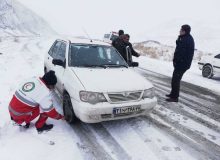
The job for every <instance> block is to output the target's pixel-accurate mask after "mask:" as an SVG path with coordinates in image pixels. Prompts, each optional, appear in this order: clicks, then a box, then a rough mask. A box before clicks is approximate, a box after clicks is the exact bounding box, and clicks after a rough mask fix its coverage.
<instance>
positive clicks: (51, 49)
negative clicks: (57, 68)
mask: <svg viewBox="0 0 220 160" xmlns="http://www.w3.org/2000/svg"><path fill="white" fill-rule="evenodd" d="M56 43H57V41H55V42H54V43H53V45H52V46H51V47H50V50H49V52H48V54H49V55H50V56H52V54H53V48H54V46H55V44H56Z"/></svg>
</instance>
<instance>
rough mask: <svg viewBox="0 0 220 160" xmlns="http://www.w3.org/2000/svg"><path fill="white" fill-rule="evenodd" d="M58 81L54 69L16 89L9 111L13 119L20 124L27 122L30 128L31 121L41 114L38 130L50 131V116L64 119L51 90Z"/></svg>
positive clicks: (26, 125)
mask: <svg viewBox="0 0 220 160" xmlns="http://www.w3.org/2000/svg"><path fill="white" fill-rule="evenodd" d="M56 83H57V77H56V75H55V72H54V71H49V72H47V73H45V74H44V75H43V77H42V78H40V77H33V78H30V79H28V80H26V81H25V82H23V83H22V84H21V85H20V86H19V87H18V89H17V90H16V91H15V93H14V95H13V97H12V99H11V101H10V103H9V107H8V109H9V113H10V116H11V119H12V120H13V121H14V122H15V123H17V124H18V125H22V124H24V123H25V126H24V127H25V128H29V125H30V122H31V121H32V120H34V119H35V118H36V117H38V116H39V118H38V120H37V121H36V123H35V127H36V129H37V131H38V132H39V133H40V132H43V131H49V130H50V129H52V128H53V124H46V121H47V119H48V117H50V118H53V119H57V120H59V119H63V120H64V116H63V115H61V114H59V113H58V112H57V111H56V109H55V108H54V106H53V102H52V95H51V90H53V89H54V87H55V85H56Z"/></svg>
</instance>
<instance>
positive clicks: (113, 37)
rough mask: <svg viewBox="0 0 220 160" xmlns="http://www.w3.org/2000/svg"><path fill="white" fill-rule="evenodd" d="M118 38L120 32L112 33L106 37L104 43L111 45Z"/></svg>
mask: <svg viewBox="0 0 220 160" xmlns="http://www.w3.org/2000/svg"><path fill="white" fill-rule="evenodd" d="M116 38H118V32H110V33H107V34H105V35H104V38H103V41H104V42H106V43H110V44H111V43H112V41H113V40H115V39H116Z"/></svg>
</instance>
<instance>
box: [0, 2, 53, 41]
mask: <svg viewBox="0 0 220 160" xmlns="http://www.w3.org/2000/svg"><path fill="white" fill-rule="evenodd" d="M0 34H1V36H0V37H8V36H12V35H13V36H33V35H35V36H36V35H44V36H46V35H47V36H48V35H52V34H56V33H55V31H53V29H52V28H51V27H50V26H49V24H48V23H47V22H46V21H45V20H44V19H43V18H41V17H40V16H38V15H36V14H35V13H34V12H33V11H31V10H29V9H28V8H26V7H25V6H24V5H22V4H20V3H19V2H17V1H16V0H0Z"/></svg>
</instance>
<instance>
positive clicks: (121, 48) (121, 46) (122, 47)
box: [112, 38, 139, 62]
mask: <svg viewBox="0 0 220 160" xmlns="http://www.w3.org/2000/svg"><path fill="white" fill-rule="evenodd" d="M112 46H114V47H115V48H116V49H117V51H118V52H119V53H120V54H121V56H122V57H123V58H124V59H125V61H126V62H128V59H127V51H126V47H127V46H129V48H130V51H131V54H132V55H133V56H136V57H139V54H138V53H137V52H136V51H135V50H134V49H133V47H132V44H131V43H130V42H128V43H125V42H124V41H123V40H122V39H120V38H117V39H115V40H114V41H113V42H112Z"/></svg>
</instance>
